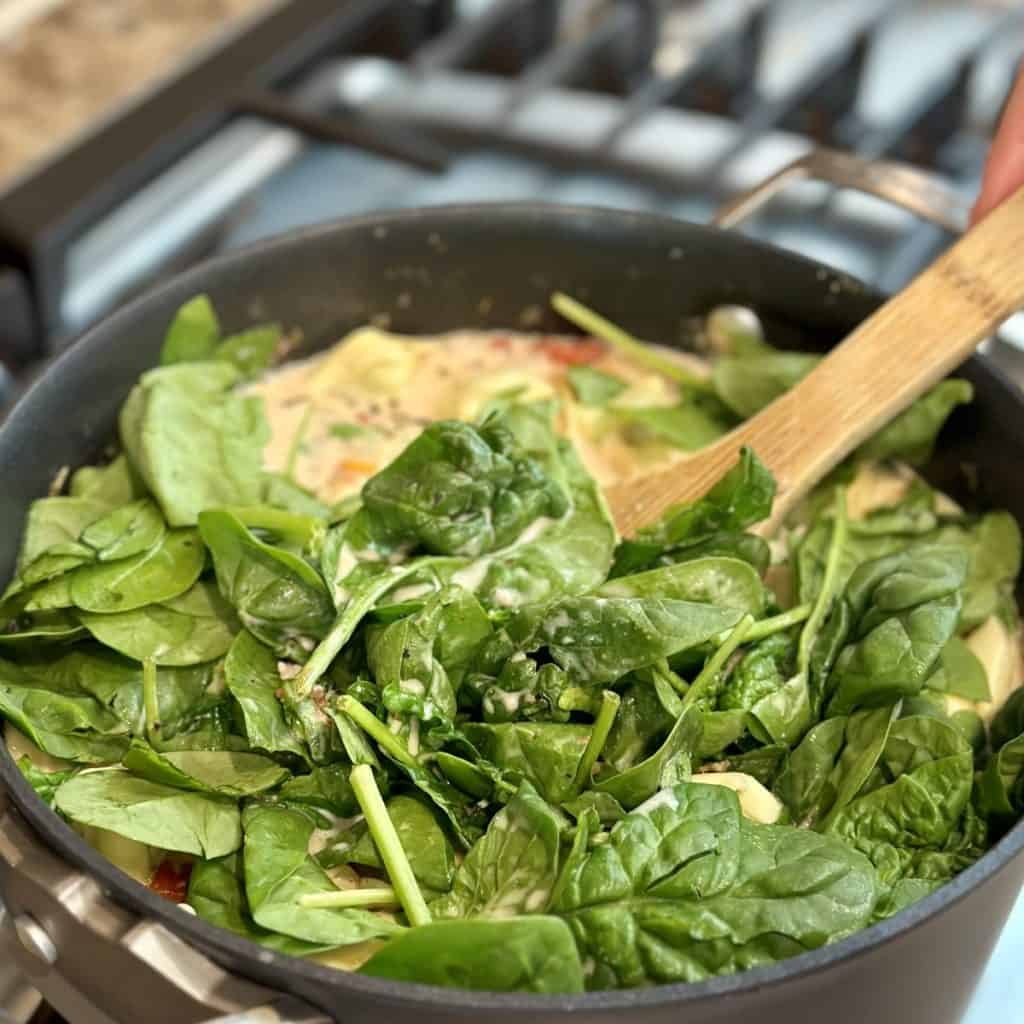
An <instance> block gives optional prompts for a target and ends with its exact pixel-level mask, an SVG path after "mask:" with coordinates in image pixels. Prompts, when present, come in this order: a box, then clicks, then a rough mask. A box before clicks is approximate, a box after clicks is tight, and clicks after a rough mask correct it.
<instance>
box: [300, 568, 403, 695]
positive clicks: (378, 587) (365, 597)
mask: <svg viewBox="0 0 1024 1024" xmlns="http://www.w3.org/2000/svg"><path fill="white" fill-rule="evenodd" d="M418 568H419V565H417V563H415V562H412V563H410V564H409V565H407V566H403V568H402V569H401V570H396V571H394V572H385V573H381V575H380V578H379V579H377V580H374V581H373V582H372V583H368V584H366V585H365V586H363V587H361V588H360V590H359V592H358V596H356V597H353V598H350V599H349V600H348V601H347V602H346V604H345V605H344V607H343V608H342V609H341V614H340V615H339V616H338V617H337V618H336V619H335V620H334V625H333V626H331V628H330V629H329V630H328V632H327V635H326V636H325V637H324V638H323V640H321V641H320V643H318V644H317V645H316V647H315V648H314V649H313V653H312V654H311V655H310V656H309V661H307V662H306V664H305V665H303V666H302V669H301V670H300V671H299V674H298V675H297V676H295V678H294V679H292V680H290V681H289V682H288V683H286V684H285V691H286V693H287V694H288V696H289V697H290V698H291V699H292V700H293V701H296V702H298V701H301V700H305V698H306V697H308V696H309V695H310V693H311V692H312V690H313V687H314V686H316V684H317V681H318V680H319V679H320V677H321V676H322V675H323V674H324V673H325V672H326V671H327V670H328V669H329V668H330V667H331V662H332V661H334V659H335V658H336V657H337V656H338V653H339V652H340V651H341V649H342V647H344V646H345V644H346V643H348V640H349V638H350V637H351V636H352V634H353V633H354V632H355V631H356V626H358V625H359V623H360V621H361V619H362V617H363V616H364V615H365V614H366V613H367V612H368V611H369V610H370V609H371V608H372V607H373V606H374V605H375V604H376V603H377V598H378V597H380V596H381V595H382V594H384V593H386V592H387V591H389V590H390V589H391V588H392V587H393V586H394V585H395V584H396V583H397V582H398V581H399V580H401V579H404V578H405V577H406V576H408V575H409V574H410V573H413V572H415V571H416V570H417V569H418Z"/></svg>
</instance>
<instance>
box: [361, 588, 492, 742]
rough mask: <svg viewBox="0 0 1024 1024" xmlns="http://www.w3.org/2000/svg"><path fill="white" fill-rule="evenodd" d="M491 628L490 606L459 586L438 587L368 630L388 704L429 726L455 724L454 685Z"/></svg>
mask: <svg viewBox="0 0 1024 1024" xmlns="http://www.w3.org/2000/svg"><path fill="white" fill-rule="evenodd" d="M490 633H491V624H490V620H489V619H488V618H487V614H486V612H484V610H483V608H482V607H481V606H480V604H479V602H477V600H476V599H475V598H474V597H473V596H472V595H471V594H467V593H466V592H465V591H464V590H462V589H461V588H458V587H451V588H446V589H445V590H442V591H440V592H439V593H438V594H436V595H434V596H433V597H431V598H430V599H429V600H428V601H427V602H426V604H425V605H424V606H423V608H422V609H421V610H420V611H418V612H416V613H414V614H413V615H409V616H407V617H405V618H403V619H399V620H398V621H396V622H393V623H391V624H390V625H388V626H385V627H383V628H378V629H376V630H372V631H370V632H369V633H368V635H367V645H366V653H367V662H368V664H369V667H370V670H371V672H372V673H373V676H374V679H375V680H376V681H377V684H378V686H380V687H381V688H382V694H381V695H382V699H383V703H384V706H385V707H386V708H387V709H388V711H389V712H391V713H392V714H393V715H396V716H398V717H399V718H403V719H404V718H408V717H410V716H412V717H415V718H419V719H421V720H422V722H423V723H424V725H426V726H428V727H429V726H430V725H432V724H434V723H440V724H447V725H451V724H452V722H453V721H454V718H455V712H456V702H455V688H454V687H455V685H457V683H458V682H459V681H461V676H462V674H463V673H464V671H465V668H466V666H467V665H468V664H469V663H470V661H471V660H472V658H473V656H474V654H475V653H476V649H477V647H478V646H479V645H480V643H482V642H483V640H485V639H486V638H487V636H489V635H490ZM449 668H450V670H451V672H452V673H453V674H454V676H455V679H454V682H453V680H452V678H451V677H450V675H449V671H448V670H449Z"/></svg>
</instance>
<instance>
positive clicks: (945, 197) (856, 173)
mask: <svg viewBox="0 0 1024 1024" xmlns="http://www.w3.org/2000/svg"><path fill="white" fill-rule="evenodd" d="M793 181H821V182H825V183H827V184H829V185H834V186H835V187H836V188H848V189H853V190H854V191H855V192H866V193H868V194H869V195H873V196H877V197H878V198H879V199H884V200H886V201H887V202H890V203H892V204H893V205H895V206H899V207H902V208H903V209H904V210H908V211H910V212H911V213H914V214H917V216H918V217H921V218H923V219H924V220H929V221H932V222H933V223H935V224H938V225H939V226H940V227H943V228H945V229H946V230H947V231H949V232H951V233H952V234H955V235H958V234H960V233H961V232H963V231H964V229H965V228H966V227H967V215H968V212H969V208H968V205H967V203H966V202H965V201H964V200H963V199H962V198H961V197H960V196H959V195H958V194H957V193H956V192H955V191H954V190H953V189H951V188H950V187H949V186H947V185H944V184H943V183H942V182H941V181H939V180H938V179H937V178H934V177H932V176H931V175H929V174H927V173H925V172H924V171H919V170H916V169H915V168H913V167H910V166H908V165H907V164H900V163H895V162H893V161H888V160H865V159H864V158H863V157H859V156H855V155H853V154H852V153H842V152H840V151H839V150H835V149H824V148H820V149H812V150H811V151H810V152H809V153H805V154H804V155H803V156H801V157H799V158H798V159H796V160H794V161H793V162H792V163H789V164H786V166H785V167H783V168H782V169H781V170H778V171H776V172H775V173H774V174H772V175H771V176H770V177H768V178H766V179H765V180H764V181H762V182H760V183H759V184H757V185H755V186H754V187H753V188H751V189H749V190H748V191H747V192H744V193H742V194H741V195H739V196H737V197H736V198H734V199H731V200H730V201H729V202H727V203H725V204H724V205H722V206H720V207H719V208H718V210H717V211H716V213H715V215H714V216H713V217H712V219H711V222H712V223H713V224H715V225H717V226H718V227H722V228H731V227H735V226H736V225H737V224H739V223H740V222H742V221H744V220H746V218H747V217H749V216H750V215H751V214H752V213H754V212H755V211H756V210H758V209H759V208H760V207H761V206H763V205H764V204H765V203H766V202H767V201H768V200H769V199H771V198H772V197H773V196H775V195H777V194H778V193H779V192H781V191H782V190H783V189H784V188H785V187H786V186H787V185H788V184H789V183H790V182H793Z"/></svg>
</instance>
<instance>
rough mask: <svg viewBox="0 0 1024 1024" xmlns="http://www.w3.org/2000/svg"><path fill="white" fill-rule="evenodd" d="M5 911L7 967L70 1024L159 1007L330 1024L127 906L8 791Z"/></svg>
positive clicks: (3, 846) (1, 842) (251, 1023)
mask: <svg viewBox="0 0 1024 1024" xmlns="http://www.w3.org/2000/svg"><path fill="white" fill-rule="evenodd" d="M0 905H3V906H4V907H5V909H4V910H3V912H2V913H0V964H3V965H4V966H5V967H11V966H13V967H14V968H16V969H17V970H18V971H20V973H21V974H22V975H23V976H24V977H25V978H26V980H27V983H28V984H30V985H31V986H32V987H34V988H35V989H36V990H38V992H39V993H41V994H42V996H43V998H44V999H45V1000H46V1001H47V1002H48V1003H50V1005H52V1006H53V1007H54V1008H55V1009H56V1010H57V1011H58V1012H59V1013H61V1014H62V1016H64V1017H65V1018H67V1019H68V1020H73V1021H82V1022H83V1024H84V1022H86V1021H88V1022H89V1024H128V1022H132V1021H141V1020H146V1019H148V1017H149V1015H150V1012H151V1010H152V1007H153V1005H154V1004H159V1005H160V1006H161V1007H162V1008H163V1010H164V1015H165V1016H166V1017H167V1019H172V1018H173V1019H174V1020H180V1021H182V1024H207V1022H210V1021H222V1022H224V1024H331V1018H330V1017H328V1016H327V1015H325V1014H323V1013H322V1012H320V1011H318V1010H315V1009H313V1008H312V1007H311V1006H308V1005H306V1004H305V1003H302V1002H300V1001H299V1000H297V999H293V998H291V997H290V996H285V995H284V994H282V993H280V992H276V991H274V990H272V989H268V988H266V987H264V986H262V985H257V984H254V983H252V982H250V981H247V980H245V979H243V978H241V977H238V976H236V975H233V974H230V973H229V972H227V971H226V970H224V969H223V968H221V967H220V966H218V965H217V964H215V963H214V962H213V961H212V960H210V959H209V958H208V957H206V956H205V955H204V954H202V953H201V952H199V950H198V949H195V948H194V947H192V946H190V945H189V944H188V943H186V942H185V941H184V940H183V939H181V938H179V937H178V936H177V935H176V934H174V933H173V932H172V931H171V930H170V929H169V928H165V927H164V926H163V925H162V924H158V923H157V922H156V921H150V920H146V919H145V918H143V917H139V916H138V915H136V914H134V913H132V912H130V911H129V910H127V909H125V908H123V907H121V906H119V905H118V904H117V903H115V902H114V900H112V899H111V898H110V897H109V896H108V895H107V893H106V892H104V890H103V888H102V887H101V886H100V884H99V883H98V882H97V881H96V879H94V878H93V877H91V876H90V875H88V874H86V873H85V872H83V871H79V870H78V869H77V868H75V867H72V866H71V865H70V864H68V863H67V862H66V861H65V860H63V859H62V858H60V857H58V856H57V855H56V854H55V853H53V852H52V851H51V850H50V849H49V848H48V847H47V846H46V844H45V843H44V842H43V841H42V840H41V839H40V838H39V837H38V836H37V835H36V833H35V832H34V831H33V830H32V829H31V828H30V827H29V825H28V822H26V821H25V819H24V818H23V817H22V816H21V815H20V814H19V813H18V812H17V811H16V810H15V809H14V807H13V805H12V804H11V802H10V798H9V797H8V795H7V794H6V793H5V792H4V790H3V788H2V787H0ZM183 913H184V912H183ZM86 950H87V951H88V953H87V954H86V953H84V952H83V951H86ZM115 982H119V983H118V984H115ZM112 986H113V987H112Z"/></svg>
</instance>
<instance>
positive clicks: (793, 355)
mask: <svg viewBox="0 0 1024 1024" xmlns="http://www.w3.org/2000/svg"><path fill="white" fill-rule="evenodd" d="M820 362H821V356H814V355H808V354H807V353H805V352H777V351H772V350H766V351H762V352H759V353H744V354H743V355H741V356H726V357H725V358H723V359H719V360H718V361H717V362H716V363H715V367H714V369H713V370H712V373H711V380H712V383H713V384H714V387H715V394H716V395H718V397H719V398H720V399H721V400H722V401H723V402H724V403H725V404H726V405H727V406H728V407H729V408H730V409H731V410H732V411H733V412H734V413H735V414H736V415H737V416H739V417H740V418H742V419H749V418H750V417H751V416H754V415H756V414H757V413H759V412H760V411H761V410H762V409H763V408H765V406H767V405H771V403H772V402H774V401H775V399H776V398H778V397H779V396H780V395H782V394H784V393H785V392H786V391H789V389H790V388H792V387H793V386H794V385H796V384H798V383H799V382H800V381H801V380H803V378H804V377H806V376H807V374H808V373H810V372H811V370H813V369H814V367H815V366H817V365H818V363H820Z"/></svg>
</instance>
